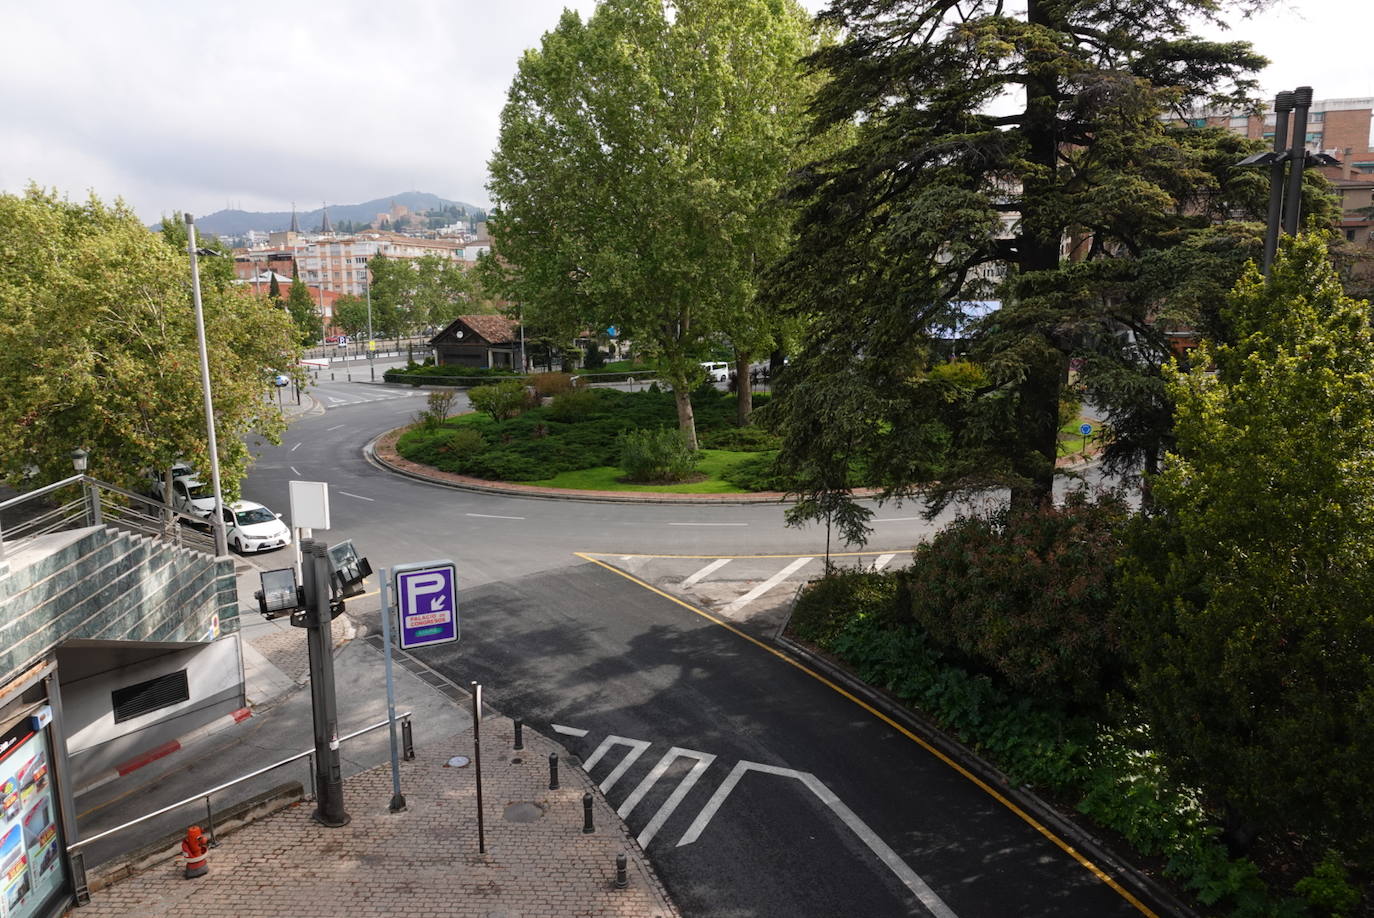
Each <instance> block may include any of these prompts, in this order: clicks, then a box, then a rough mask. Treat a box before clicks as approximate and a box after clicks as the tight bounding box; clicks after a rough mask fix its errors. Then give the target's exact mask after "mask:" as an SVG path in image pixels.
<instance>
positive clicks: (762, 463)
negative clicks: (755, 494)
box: [720, 453, 795, 491]
mask: <svg viewBox="0 0 1374 918" xmlns="http://www.w3.org/2000/svg"><path fill="white" fill-rule="evenodd" d="M776 460H777V454H776V453H762V454H760V455H758V456H750V457H749V458H748V459H742V460H740V461H739V462H736V463H735V464H734V465H732V466H730V467H729V468H727V469H726V470H725V471H723V472H721V474H720V477H721V478H724V479H725V480H726V481H728V482H730V484H732V485H734V486H735V487H737V488H744V489H745V490H746V491H790V490H792V486H793V485H794V484H795V482H793V481H792V480H791V479H789V478H788V477H787V476H786V475H783V474H781V473H780V472H778V471H777V469H776V468H775V467H774V464H775V462H776Z"/></svg>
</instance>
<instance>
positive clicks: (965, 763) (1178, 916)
mask: <svg viewBox="0 0 1374 918" xmlns="http://www.w3.org/2000/svg"><path fill="white" fill-rule="evenodd" d="M784 627H785V625H784ZM774 643H775V644H776V645H777V646H778V647H779V648H781V649H782V650H783V651H784V652H785V653H787V654H788V655H789V656H792V657H794V658H796V659H798V660H800V661H801V662H803V663H805V664H806V665H808V666H811V667H813V668H815V669H816V670H817V671H819V672H820V673H822V674H823V675H825V677H826V678H827V679H830V680H832V681H834V682H835V683H837V684H839V685H841V686H842V687H843V688H844V689H845V690H846V691H848V692H850V693H851V694H853V695H855V696H857V697H858V698H860V699H861V700H862V701H863V702H864V703H865V704H869V705H871V706H873V707H874V708H876V709H877V710H879V711H881V712H882V713H883V714H884V715H885V716H887V717H890V718H891V719H892V720H894V721H896V722H897V723H899V724H901V725H902V726H904V727H906V728H907V729H908V730H911V731H912V732H913V733H917V734H919V735H920V736H921V738H922V739H923V740H925V741H926V742H928V743H929V744H930V745H931V746H933V747H935V748H936V749H938V750H939V751H940V752H941V753H943V754H944V755H946V756H948V757H949V758H950V759H951V760H953V761H954V762H956V763H958V764H959V765H960V766H961V767H963V768H965V769H967V770H968V771H969V772H971V773H972V774H973V775H975V776H976V777H977V778H978V779H979V780H981V781H983V782H984V783H985V784H987V785H989V786H990V787H993V788H995V789H996V790H997V792H998V793H999V794H1001V795H1002V796H1004V797H1006V798H1007V799H1008V800H1010V801H1011V802H1012V803H1013V804H1015V805H1016V806H1017V807H1019V808H1020V809H1022V810H1024V811H1025V812H1027V813H1029V814H1030V815H1032V816H1034V817H1035V819H1036V820H1038V821H1039V822H1041V823H1042V824H1044V825H1045V826H1047V827H1048V828H1050V829H1051V830H1052V831H1053V832H1054V833H1055V834H1056V835H1058V836H1060V837H1061V838H1063V839H1064V840H1066V841H1067V842H1069V843H1070V844H1071V845H1072V846H1073V848H1074V849H1075V850H1076V851H1078V852H1080V853H1081V854H1083V855H1084V856H1085V857H1087V858H1088V859H1089V860H1091V861H1092V862H1093V863H1094V864H1096V865H1097V866H1098V867H1099V868H1100V869H1102V870H1103V871H1105V872H1107V873H1108V874H1110V875H1111V877H1112V878H1113V879H1114V880H1115V881H1117V882H1118V883H1120V884H1121V885H1122V886H1125V887H1127V888H1128V889H1130V891H1131V893H1132V894H1133V895H1135V896H1137V898H1141V899H1145V900H1148V901H1149V902H1151V903H1152V904H1153V905H1155V906H1158V907H1159V909H1160V911H1162V912H1163V913H1165V914H1167V915H1168V916H1170V918H1199V915H1198V913H1197V912H1195V911H1193V909H1192V908H1190V907H1189V906H1188V905H1186V904H1184V903H1183V902H1181V901H1179V899H1178V898H1177V897H1175V896H1174V894H1173V893H1172V892H1170V891H1169V890H1168V889H1167V888H1165V887H1164V885H1163V884H1161V883H1160V882H1159V881H1158V880H1156V879H1154V878H1153V877H1151V876H1149V875H1148V874H1145V873H1143V872H1142V871H1140V870H1138V869H1136V868H1135V867H1134V866H1132V865H1131V864H1129V863H1127V862H1126V861H1124V860H1122V859H1121V858H1119V857H1118V856H1117V855H1116V854H1114V853H1112V851H1111V849H1110V847H1109V846H1108V845H1107V843H1106V842H1104V841H1103V840H1102V839H1100V838H1098V837H1097V836H1095V835H1092V834H1091V833H1089V832H1088V831H1086V830H1085V829H1084V828H1083V827H1082V826H1080V825H1078V824H1077V823H1075V822H1073V821H1072V820H1070V819H1068V818H1066V817H1065V816H1063V815H1062V814H1061V813H1060V812H1059V811H1058V810H1057V809H1055V808H1054V807H1053V806H1052V805H1050V804H1049V803H1047V802H1046V801H1045V800H1043V799H1041V798H1040V797H1039V796H1038V795H1037V794H1036V793H1035V792H1034V791H1032V790H1031V789H1030V788H1029V787H1028V786H1026V785H1022V786H1020V787H1017V786H1015V785H1013V784H1012V783H1011V781H1010V779H1009V778H1008V777H1007V776H1006V775H1005V774H1003V773H1002V772H1001V771H999V770H998V769H997V768H996V767H995V766H994V765H992V764H991V763H990V762H988V761H987V760H985V759H983V758H981V757H979V756H978V755H977V754H976V753H974V752H973V751H972V750H970V749H969V748H968V747H966V746H965V745H964V744H963V743H961V742H959V741H958V740H956V739H954V738H953V737H951V736H949V735H948V734H946V733H944V732H943V731H942V730H941V729H940V728H939V727H938V726H936V725H935V724H934V723H933V722H931V721H930V720H928V719H926V718H925V717H923V716H921V715H920V714H918V713H916V712H915V711H912V710H911V709H909V708H907V707H905V706H903V705H902V704H900V703H899V702H897V701H896V700H895V699H893V698H892V697H890V696H889V695H887V694H886V693H885V692H882V691H881V690H878V689H875V688H873V687H872V686H870V685H868V684H867V683H865V682H862V681H860V680H859V679H858V678H857V677H856V676H854V675H853V674H852V673H850V672H849V670H847V669H844V668H843V667H841V666H839V665H837V664H836V663H834V662H832V661H830V660H828V659H826V658H825V657H823V656H821V655H820V654H818V653H816V652H815V651H813V650H811V649H809V648H807V647H805V646H803V645H802V644H799V643H798V642H796V641H794V640H792V639H791V638H787V637H783V636H782V634H781V633H779V634H778V636H777V637H776V638H775V639H774Z"/></svg>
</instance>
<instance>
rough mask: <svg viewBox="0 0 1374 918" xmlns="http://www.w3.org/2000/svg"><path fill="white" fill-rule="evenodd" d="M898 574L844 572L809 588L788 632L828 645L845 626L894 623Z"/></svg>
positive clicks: (829, 575) (835, 572)
mask: <svg viewBox="0 0 1374 918" xmlns="http://www.w3.org/2000/svg"><path fill="white" fill-rule="evenodd" d="M897 578H898V574H897V573H896V572H893V573H885V574H873V573H868V572H865V571H860V570H842V571H834V572H831V573H830V574H827V575H826V576H825V577H823V578H822V579H820V580H817V581H814V582H813V583H810V584H808V585H807V587H806V589H805V590H803V591H802V594H801V595H800V596H798V597H797V602H796V604H795V605H794V606H793V607H792V618H791V620H790V621H789V622H788V626H787V627H788V631H790V632H791V633H792V635H793V636H795V637H797V638H799V639H801V640H803V641H807V642H809V643H812V644H817V645H819V646H821V647H826V646H829V645H830V643H831V642H832V641H834V640H835V638H836V637H838V636H839V634H840V632H841V631H843V630H844V628H845V626H846V625H848V624H849V623H850V622H853V621H862V620H864V619H867V618H870V617H872V618H874V619H881V620H884V621H891V620H892V619H893V618H894V617H895V613H896V610H897V607H896V602H895V600H896V597H897Z"/></svg>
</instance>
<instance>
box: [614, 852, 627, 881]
mask: <svg viewBox="0 0 1374 918" xmlns="http://www.w3.org/2000/svg"><path fill="white" fill-rule="evenodd" d="M625 864H626V860H625V855H623V854H617V855H616V856H615V888H616V889H624V888H625V887H627V886H629V885H630V875H629V874H628V873H627V872H626V870H625Z"/></svg>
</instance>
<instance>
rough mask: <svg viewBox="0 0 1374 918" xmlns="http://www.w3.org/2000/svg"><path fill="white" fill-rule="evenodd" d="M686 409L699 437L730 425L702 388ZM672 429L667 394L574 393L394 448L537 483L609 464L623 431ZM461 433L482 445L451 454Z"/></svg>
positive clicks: (725, 400) (446, 466)
mask: <svg viewBox="0 0 1374 918" xmlns="http://www.w3.org/2000/svg"><path fill="white" fill-rule="evenodd" d="M764 401H766V396H755V402H756V403H761V402H764ZM692 405H693V410H694V412H695V416H696V421H697V430H698V433H699V434H705V433H709V432H711V431H714V430H719V429H723V428H726V427H733V425H734V421H735V410H736V406H735V399H734V397H733V396H731V395H729V394H727V393H723V392H719V391H717V390H715V389H711V388H709V387H708V388H702V389H698V390H697V391H696V392H694V393H693V395H692ZM676 426H677V406H676V404H675V403H674V400H673V395H672V393H670V392H653V391H643V392H623V391H621V390H619V389H590V390H581V391H578V390H574V391H572V392H566V393H563V394H562V395H558V396H555V397H554V399H553V401H552V404H551V405H547V406H543V407H539V408H533V409H531V410H529V411H526V412H524V413H523V414H521V415H520V416H519V417H516V418H511V419H509V420H506V421H500V422H497V421H493V420H492V419H491V418H490V417H486V416H482V415H466V416H463V417H461V418H453V419H450V420H449V421H447V422H445V423H444V424H443V425H441V426H439V427H437V428H434V429H431V430H426V429H422V428H418V427H417V428H413V429H411V430H409V431H407V432H406V433H405V434H403V435H402V436H401V438H400V440H399V441H398V442H397V444H396V448H397V450H398V451H399V452H400V454H401V455H402V456H404V457H405V458H407V459H410V460H412V461H414V462H420V463H424V464H425V465H430V466H433V467H434V468H437V469H441V470H443V471H446V472H455V473H458V474H461V475H471V476H473V477H475V478H483V479H487V480H492V481H543V480H545V479H548V478H553V477H555V476H556V475H558V474H560V473H562V472H570V471H578V470H581V469H589V468H598V467H601V466H614V465H617V464H618V463H619V461H620V447H619V440H620V437H621V434H623V433H625V432H626V431H631V430H658V429H663V428H667V429H673V428H676ZM462 427H470V428H472V429H475V430H477V431H479V432H480V434H481V435H482V442H483V443H485V447H483V448H480V449H473V448H472V447H471V446H470V445H465V448H464V449H454V448H452V446H451V444H450V442H449V437H450V435H451V434H452V433H453V431H454V430H457V429H459V428H462Z"/></svg>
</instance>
